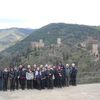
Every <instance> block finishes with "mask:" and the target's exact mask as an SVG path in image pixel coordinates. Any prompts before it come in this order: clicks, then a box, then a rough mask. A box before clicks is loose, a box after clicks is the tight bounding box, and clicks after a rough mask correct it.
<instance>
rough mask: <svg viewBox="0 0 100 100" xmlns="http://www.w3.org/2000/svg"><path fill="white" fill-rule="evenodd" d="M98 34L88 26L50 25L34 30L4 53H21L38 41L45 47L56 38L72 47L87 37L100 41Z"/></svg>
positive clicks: (54, 41)
mask: <svg viewBox="0 0 100 100" xmlns="http://www.w3.org/2000/svg"><path fill="white" fill-rule="evenodd" d="M99 33H100V31H98V30H96V29H94V28H92V27H90V26H85V25H76V24H64V23H52V24H49V25H47V26H44V27H42V28H40V29H38V30H36V31H35V32H34V33H33V34H30V35H29V36H28V37H27V38H25V39H24V40H22V41H21V42H19V43H18V44H16V45H14V46H12V47H11V48H8V49H7V50H6V52H10V53H13V51H14V52H16V51H23V50H24V49H25V48H27V47H28V46H29V45H30V42H31V41H38V40H39V39H43V41H44V42H45V44H46V45H49V44H52V43H56V39H57V38H58V37H60V38H62V40H63V41H64V42H65V43H72V44H73V45H74V44H76V43H77V42H79V41H84V40H85V39H87V37H88V36H89V37H93V38H95V39H97V40H100V35H99Z"/></svg>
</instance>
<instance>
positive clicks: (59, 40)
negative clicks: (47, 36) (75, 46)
mask: <svg viewBox="0 0 100 100" xmlns="http://www.w3.org/2000/svg"><path fill="white" fill-rule="evenodd" d="M61 44H62V43H61V38H57V45H58V46H60V45H61Z"/></svg>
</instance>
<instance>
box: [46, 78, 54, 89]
mask: <svg viewBox="0 0 100 100" xmlns="http://www.w3.org/2000/svg"><path fill="white" fill-rule="evenodd" d="M47 88H48V89H52V88H53V79H52V78H48V80H47Z"/></svg>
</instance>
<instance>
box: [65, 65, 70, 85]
mask: <svg viewBox="0 0 100 100" xmlns="http://www.w3.org/2000/svg"><path fill="white" fill-rule="evenodd" d="M65 71H66V72H65V73H66V85H67V86H69V82H70V68H69V64H66V68H65Z"/></svg>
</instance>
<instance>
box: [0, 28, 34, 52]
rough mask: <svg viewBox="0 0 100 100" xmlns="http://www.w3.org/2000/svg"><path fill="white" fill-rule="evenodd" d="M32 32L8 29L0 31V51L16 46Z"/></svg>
mask: <svg viewBox="0 0 100 100" xmlns="http://www.w3.org/2000/svg"><path fill="white" fill-rule="evenodd" d="M32 32H33V29H24V28H9V29H0V51H2V50H5V49H6V48H8V47H10V46H12V45H14V44H16V43H17V42H18V41H21V40H22V39H24V38H25V37H27V36H28V35H30V34H31V33H32Z"/></svg>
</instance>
